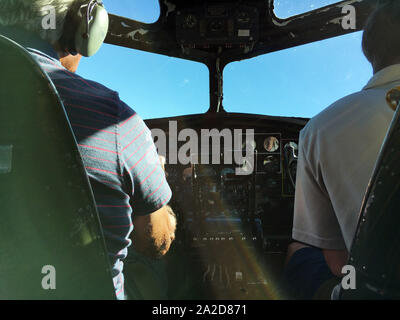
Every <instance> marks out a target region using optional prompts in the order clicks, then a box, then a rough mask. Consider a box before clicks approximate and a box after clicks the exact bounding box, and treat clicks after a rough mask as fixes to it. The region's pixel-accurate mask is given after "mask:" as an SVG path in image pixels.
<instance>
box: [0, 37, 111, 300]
mask: <svg viewBox="0 0 400 320" xmlns="http://www.w3.org/2000/svg"><path fill="white" fill-rule="evenodd" d="M0 70H1V73H0V219H1V222H0V299H115V292H114V289H113V284H112V277H111V271H110V266H109V262H108V257H107V253H106V249H105V243H104V237H103V234H102V229H101V225H100V222H99V218H98V213H97V210H96V206H95V202H94V198H93V194H92V191H91V188H90V184H89V181H88V178H87V175H86V172H85V169H84V166H83V163H82V160H81V157H80V154H79V150H78V147H77V144H76V141H75V138H74V135H73V132H72V130H71V127H70V124H69V122H68V119H67V117H66V113H65V111H64V107H63V105H62V102H61V100H60V97H59V96H58V94H57V90H56V89H55V87H54V85H53V84H52V82H51V81H50V79H49V78H48V76H47V75H46V74H45V73H44V72H43V71H42V69H41V68H40V66H39V65H38V64H37V63H36V61H35V60H34V59H33V58H32V57H31V56H30V54H29V53H28V52H27V51H26V50H25V49H24V48H22V47H21V46H19V45H18V44H16V43H15V42H13V41H11V40H9V39H7V38H5V37H3V36H0Z"/></svg>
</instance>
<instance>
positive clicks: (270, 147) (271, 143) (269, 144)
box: [264, 137, 279, 152]
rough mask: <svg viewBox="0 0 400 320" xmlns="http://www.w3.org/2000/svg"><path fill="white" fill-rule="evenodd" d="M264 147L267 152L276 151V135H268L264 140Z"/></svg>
mask: <svg viewBox="0 0 400 320" xmlns="http://www.w3.org/2000/svg"><path fill="white" fill-rule="evenodd" d="M264 149H265V150H266V151H268V152H276V151H278V149H279V140H278V139H277V138H276V137H268V138H266V139H265V140H264Z"/></svg>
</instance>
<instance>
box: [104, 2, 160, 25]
mask: <svg viewBox="0 0 400 320" xmlns="http://www.w3.org/2000/svg"><path fill="white" fill-rule="evenodd" d="M103 3H104V6H105V7H106V8H107V10H108V12H110V13H112V14H115V15H118V16H123V17H127V18H130V19H133V20H137V21H140V22H145V23H153V22H156V21H157V20H158V18H159V17H160V5H159V3H158V0H103Z"/></svg>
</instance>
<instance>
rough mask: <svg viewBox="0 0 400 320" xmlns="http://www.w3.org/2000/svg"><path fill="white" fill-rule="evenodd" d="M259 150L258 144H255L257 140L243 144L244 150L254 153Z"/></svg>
mask: <svg viewBox="0 0 400 320" xmlns="http://www.w3.org/2000/svg"><path fill="white" fill-rule="evenodd" d="M256 148H257V143H256V142H255V140H250V141H249V140H247V139H246V141H244V142H243V144H242V150H250V151H254V150H256Z"/></svg>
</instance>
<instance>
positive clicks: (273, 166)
mask: <svg viewBox="0 0 400 320" xmlns="http://www.w3.org/2000/svg"><path fill="white" fill-rule="evenodd" d="M262 165H263V168H264V171H266V172H269V173H276V172H279V171H280V165H279V160H278V159H277V158H275V157H274V156H267V157H265V158H264V160H263V164H262Z"/></svg>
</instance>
